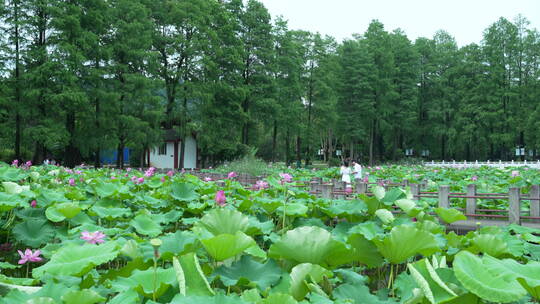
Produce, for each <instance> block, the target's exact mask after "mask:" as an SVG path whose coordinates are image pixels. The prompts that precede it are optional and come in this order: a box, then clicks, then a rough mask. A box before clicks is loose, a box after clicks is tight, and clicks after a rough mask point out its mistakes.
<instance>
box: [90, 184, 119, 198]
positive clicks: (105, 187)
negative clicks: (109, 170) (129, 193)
mask: <svg viewBox="0 0 540 304" xmlns="http://www.w3.org/2000/svg"><path fill="white" fill-rule="evenodd" d="M95 190H96V194H97V195H98V196H99V197H101V198H105V197H111V196H113V195H114V194H115V193H116V192H117V191H118V186H117V185H116V184H114V183H110V182H107V183H100V184H98V185H97V186H96V187H95Z"/></svg>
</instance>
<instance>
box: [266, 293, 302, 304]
mask: <svg viewBox="0 0 540 304" xmlns="http://www.w3.org/2000/svg"><path fill="white" fill-rule="evenodd" d="M257 304H298V302H297V301H296V300H295V299H294V298H293V296H291V295H289V294H285V293H279V292H278V293H272V294H270V295H269V296H268V297H267V298H265V299H263V300H262V301H260V302H258V303H257Z"/></svg>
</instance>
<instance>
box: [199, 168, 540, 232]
mask: <svg viewBox="0 0 540 304" xmlns="http://www.w3.org/2000/svg"><path fill="white" fill-rule="evenodd" d="M191 174H194V175H197V176H199V177H200V178H205V177H209V178H212V180H214V181H218V182H219V181H220V180H221V181H222V180H224V179H226V178H227V175H226V174H219V173H202V172H193V173H191ZM262 179H264V177H263V176H257V177H253V176H250V175H247V174H239V175H238V176H237V177H236V178H235V180H237V181H239V182H240V183H242V184H243V185H244V186H245V187H246V188H250V187H251V186H252V185H253V184H255V183H256V182H257V181H258V180H262ZM220 183H221V182H220ZM377 184H378V185H381V186H383V187H384V188H385V189H387V190H388V189H390V188H392V187H400V188H409V189H410V190H411V192H412V195H413V197H414V198H415V199H417V200H419V199H422V198H425V199H437V201H438V203H437V204H438V206H439V207H444V208H456V207H455V206H454V205H453V204H452V199H465V208H456V209H458V210H460V211H462V212H463V213H464V214H465V216H467V217H469V218H475V219H480V218H481V219H482V220H484V219H488V220H489V219H492V220H499V221H501V220H505V219H506V221H507V222H508V223H509V224H521V223H522V221H527V222H538V223H540V185H532V186H531V187H530V189H529V192H528V193H527V194H524V193H522V192H523V191H522V190H523V189H520V188H516V187H512V188H510V189H509V191H508V193H480V192H478V190H477V186H476V185H475V184H469V185H467V190H466V192H450V186H449V185H441V186H439V189H438V191H437V192H428V191H423V190H425V189H426V188H427V183H426V182H422V183H419V184H416V183H409V181H407V180H404V181H402V182H400V183H391V182H388V181H384V180H378V181H377V182H372V183H364V182H363V181H362V180H356V181H355V183H353V187H352V188H351V189H350V190H349V191H347V188H346V185H345V183H343V182H341V181H339V180H332V181H330V182H323V181H322V180H321V179H320V178H313V179H311V180H310V181H307V182H295V183H292V184H290V186H291V187H298V188H305V189H306V191H309V192H310V193H311V194H314V195H316V196H318V197H322V198H327V199H352V198H355V197H356V196H357V194H366V195H368V196H371V195H373V193H371V192H370V188H371V186H373V185H377ZM479 200H506V201H508V209H482V208H478V201H479ZM522 201H529V202H530V208H529V212H528V213H527V214H524V213H523V212H522V211H521V203H522Z"/></svg>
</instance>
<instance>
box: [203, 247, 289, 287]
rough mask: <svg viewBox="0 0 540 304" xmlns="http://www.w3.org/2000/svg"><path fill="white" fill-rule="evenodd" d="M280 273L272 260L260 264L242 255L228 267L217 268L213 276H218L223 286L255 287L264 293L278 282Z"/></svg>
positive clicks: (279, 269)
mask: <svg viewBox="0 0 540 304" xmlns="http://www.w3.org/2000/svg"><path fill="white" fill-rule="evenodd" d="M281 272H282V271H281V268H280V267H279V266H278V265H277V263H276V262H275V261H274V260H271V259H270V260H268V261H267V262H266V263H264V264H262V263H258V262H256V261H254V260H253V258H252V257H250V256H248V255H244V256H242V258H241V259H240V260H239V261H237V262H234V263H233V264H232V265H231V266H230V267H225V266H221V267H219V268H217V269H216V270H215V271H214V273H213V276H219V279H220V280H221V281H222V282H223V284H224V285H225V286H233V285H240V286H252V287H254V286H257V287H259V288H260V289H261V290H262V291H264V290H266V289H267V288H268V287H270V286H272V285H274V284H275V283H277V281H279V278H280V277H281Z"/></svg>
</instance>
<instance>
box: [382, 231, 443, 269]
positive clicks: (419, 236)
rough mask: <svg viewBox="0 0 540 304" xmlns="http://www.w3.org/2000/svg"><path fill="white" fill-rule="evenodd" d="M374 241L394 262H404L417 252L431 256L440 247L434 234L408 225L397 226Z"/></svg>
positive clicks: (385, 255)
mask: <svg viewBox="0 0 540 304" xmlns="http://www.w3.org/2000/svg"><path fill="white" fill-rule="evenodd" d="M373 242H374V243H375V245H376V246H377V248H378V249H379V252H380V253H381V254H382V255H383V256H384V257H385V258H386V259H387V260H388V261H389V262H390V263H393V264H400V263H403V262H405V261H407V259H409V258H411V257H413V256H415V255H417V254H422V255H424V256H430V255H432V254H433V253H435V252H437V251H439V249H440V248H439V245H438V243H437V240H436V239H435V236H434V235H433V234H431V233H429V232H427V231H424V230H419V229H417V228H415V227H413V226H408V225H400V226H396V227H394V228H392V230H391V231H390V233H389V234H387V235H386V236H385V237H384V238H382V239H373Z"/></svg>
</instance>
